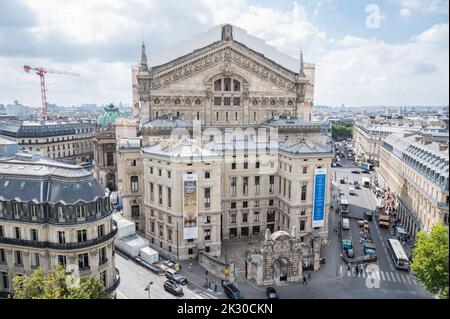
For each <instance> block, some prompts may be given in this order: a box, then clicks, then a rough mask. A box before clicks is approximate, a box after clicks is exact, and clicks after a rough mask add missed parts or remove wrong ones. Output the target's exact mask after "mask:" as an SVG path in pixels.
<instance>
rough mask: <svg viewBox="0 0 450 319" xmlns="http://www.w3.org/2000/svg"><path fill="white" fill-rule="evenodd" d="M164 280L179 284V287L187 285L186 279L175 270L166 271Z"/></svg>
mask: <svg viewBox="0 0 450 319" xmlns="http://www.w3.org/2000/svg"><path fill="white" fill-rule="evenodd" d="M166 278H167V279H169V280H173V281H175V282H176V283H179V284H180V285H185V284H187V280H186V278H184V277H183V276H181V275H180V273H178V272H177V271H176V270H175V269H171V268H169V269H167V270H166Z"/></svg>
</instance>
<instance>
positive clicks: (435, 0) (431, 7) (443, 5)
mask: <svg viewBox="0 0 450 319" xmlns="http://www.w3.org/2000/svg"><path fill="white" fill-rule="evenodd" d="M393 1H394V2H397V3H400V5H401V6H402V7H403V8H406V9H410V10H412V11H419V12H422V13H427V14H448V9H449V0H393Z"/></svg>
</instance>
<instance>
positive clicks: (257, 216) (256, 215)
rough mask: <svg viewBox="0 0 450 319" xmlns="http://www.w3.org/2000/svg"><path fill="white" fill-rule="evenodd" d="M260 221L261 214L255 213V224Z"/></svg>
mask: <svg viewBox="0 0 450 319" xmlns="http://www.w3.org/2000/svg"><path fill="white" fill-rule="evenodd" d="M258 221H259V212H255V222H258Z"/></svg>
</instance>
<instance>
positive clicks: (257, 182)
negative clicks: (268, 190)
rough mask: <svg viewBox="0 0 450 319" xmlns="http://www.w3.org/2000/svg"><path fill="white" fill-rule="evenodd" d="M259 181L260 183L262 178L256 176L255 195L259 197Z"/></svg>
mask: <svg viewBox="0 0 450 319" xmlns="http://www.w3.org/2000/svg"><path fill="white" fill-rule="evenodd" d="M259 181H260V177H259V176H255V194H256V195H259V191H260V189H259Z"/></svg>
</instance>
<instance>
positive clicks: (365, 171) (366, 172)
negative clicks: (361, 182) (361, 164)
mask: <svg viewBox="0 0 450 319" xmlns="http://www.w3.org/2000/svg"><path fill="white" fill-rule="evenodd" d="M361 173H363V174H370V172H369V171H367V170H363V171H361Z"/></svg>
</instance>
